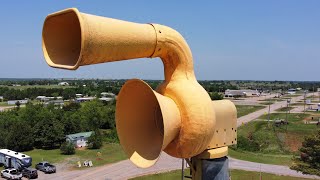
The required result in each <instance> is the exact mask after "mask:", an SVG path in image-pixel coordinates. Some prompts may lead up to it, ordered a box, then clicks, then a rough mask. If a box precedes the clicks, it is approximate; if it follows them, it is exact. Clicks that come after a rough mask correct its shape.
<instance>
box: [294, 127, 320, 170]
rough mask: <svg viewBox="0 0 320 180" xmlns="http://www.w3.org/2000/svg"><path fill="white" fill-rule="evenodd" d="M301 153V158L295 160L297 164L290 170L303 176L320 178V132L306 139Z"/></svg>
mask: <svg viewBox="0 0 320 180" xmlns="http://www.w3.org/2000/svg"><path fill="white" fill-rule="evenodd" d="M299 151H300V153H301V154H300V158H295V159H294V162H295V163H294V164H293V165H292V166H291V167H290V168H291V169H294V170H297V171H301V172H302V173H303V174H314V175H318V176H320V130H318V132H317V133H316V134H314V135H310V136H307V137H305V139H304V141H303V143H302V147H301V148H300V150H299Z"/></svg>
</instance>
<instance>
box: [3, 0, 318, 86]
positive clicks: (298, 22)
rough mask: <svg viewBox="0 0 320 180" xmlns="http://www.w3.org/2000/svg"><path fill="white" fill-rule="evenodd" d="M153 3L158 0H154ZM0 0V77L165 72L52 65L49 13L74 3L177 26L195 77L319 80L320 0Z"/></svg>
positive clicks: (145, 62) (154, 64) (138, 64)
mask: <svg viewBox="0 0 320 180" xmlns="http://www.w3.org/2000/svg"><path fill="white" fill-rule="evenodd" d="M151 2H153V3H151ZM180 2H181V3H179V2H178V1H170V0H168V1H166V0H162V1H150V0H149V1H147V0H146V1H138V0H137V1H129V0H128V1H120V0H119V1H106V0H104V1H103V0H99V1H98V0H91V1H88V0H87V1H85V0H78V1H45V0H41V1H40V0H38V1H36V0H34V1H17V0H11V1H6V2H5V1H2V2H1V4H0V22H1V26H0V27H1V28H0V40H1V42H0V62H1V65H0V67H1V71H0V77H1V78H63V77H69V78H71V77H78V78H113V79H120V78H126V79H129V78H142V79H163V66H162V63H161V61H160V59H138V60H131V61H122V62H116V63H107V64H99V65H91V66H84V67H80V68H79V69H78V70H77V71H67V70H60V69H53V68H50V67H49V66H48V65H47V64H46V63H45V60H44V58H43V55H42V50H41V31H42V24H43V21H44V19H45V17H46V15H47V14H49V13H52V12H55V11H58V10H61V9H64V8H69V7H76V8H78V9H79V10H80V11H81V12H85V13H89V14H96V15H100V16H106V17H111V18H117V19H122V20H127V21H133V22H139V23H149V22H152V23H159V24H164V25H167V26H170V27H172V28H174V29H176V30H177V31H179V32H180V33H181V34H182V35H183V36H184V37H185V39H186V40H187V42H188V44H189V46H190V47H191V50H192V53H193V57H194V67H195V72H196V76H197V78H198V79H202V80H204V79H206V80H234V79H237V80H308V81H314V80H316V81H317V80H320V78H319V75H318V74H319V68H320V23H319V19H320V1H316V0H314V1H312V0H309V1H302V0H300V1H294V0H283V1H277V0H274V1H271V0H268V1H264V2H261V1H259V2H258V1H233V2H231V1H209V0H208V1H189V2H186V1H180Z"/></svg>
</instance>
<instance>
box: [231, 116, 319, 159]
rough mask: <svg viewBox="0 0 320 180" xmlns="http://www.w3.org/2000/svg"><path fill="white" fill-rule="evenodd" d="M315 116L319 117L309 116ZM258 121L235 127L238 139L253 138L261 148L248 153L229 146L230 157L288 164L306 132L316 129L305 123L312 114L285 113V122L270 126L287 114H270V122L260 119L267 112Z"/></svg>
mask: <svg viewBox="0 0 320 180" xmlns="http://www.w3.org/2000/svg"><path fill="white" fill-rule="evenodd" d="M312 116H313V117H314V119H317V118H319V117H320V114H319V115H318V116H317V114H316V115H312ZM258 119H259V121H252V122H249V123H247V124H245V125H243V126H241V127H239V128H238V138H239V137H240V136H243V137H254V138H255V140H256V141H257V142H260V147H261V149H260V151H258V152H248V151H243V150H240V149H234V150H232V149H230V152H229V155H230V156H231V157H234V158H237V159H242V160H247V161H253V162H261V163H266V164H279V165H290V164H291V158H292V157H293V155H294V153H295V152H297V151H298V150H299V148H300V146H301V143H302V141H303V139H304V136H305V135H308V134H311V133H313V132H315V131H316V130H317V129H320V128H318V127H317V126H316V125H314V124H305V123H304V121H305V120H307V119H311V114H303V113H301V114H296V113H295V114H293V113H292V114H288V122H289V124H288V125H282V126H280V127H277V126H274V125H273V120H275V119H286V113H272V114H270V120H271V121H270V122H269V123H268V122H267V121H263V120H266V119H267V115H263V116H260V117H259V118H258Z"/></svg>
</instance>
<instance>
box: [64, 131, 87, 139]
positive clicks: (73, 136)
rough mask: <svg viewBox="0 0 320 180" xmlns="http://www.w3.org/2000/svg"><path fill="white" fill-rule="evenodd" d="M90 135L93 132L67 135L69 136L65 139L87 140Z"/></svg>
mask: <svg viewBox="0 0 320 180" xmlns="http://www.w3.org/2000/svg"><path fill="white" fill-rule="evenodd" d="M92 133H93V131H89V132H80V133H76V134H69V135H66V138H68V139H71V140H76V139H79V138H80V137H84V138H88V137H90V136H91V135H92Z"/></svg>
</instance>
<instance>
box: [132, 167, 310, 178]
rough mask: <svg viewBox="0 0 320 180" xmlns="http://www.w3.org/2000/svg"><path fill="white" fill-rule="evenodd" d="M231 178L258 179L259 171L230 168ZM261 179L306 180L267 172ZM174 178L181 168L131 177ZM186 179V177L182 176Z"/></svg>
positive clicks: (179, 173)
mask: <svg viewBox="0 0 320 180" xmlns="http://www.w3.org/2000/svg"><path fill="white" fill-rule="evenodd" d="M230 173H231V179H232V180H249V179H260V173H259V172H253V171H243V170H231V171H230ZM185 175H189V169H188V170H186V171H185ZM261 177H262V179H268V180H308V179H306V178H297V177H291V176H278V175H274V174H269V173H261ZM149 179H152V180H176V179H181V170H175V171H170V172H166V173H159V174H153V175H147V176H142V177H136V178H132V179H131V180H149ZM184 179H187V178H184Z"/></svg>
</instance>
